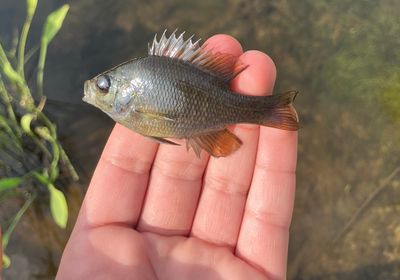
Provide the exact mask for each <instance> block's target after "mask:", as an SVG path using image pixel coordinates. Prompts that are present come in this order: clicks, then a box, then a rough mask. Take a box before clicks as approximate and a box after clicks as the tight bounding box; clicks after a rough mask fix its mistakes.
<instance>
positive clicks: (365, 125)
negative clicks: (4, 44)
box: [0, 0, 400, 279]
mask: <svg viewBox="0 0 400 280" xmlns="http://www.w3.org/2000/svg"><path fill="white" fill-rule="evenodd" d="M61 2H64V1H57V0H53V1H40V2H39V3H40V4H39V5H40V6H39V8H38V12H39V14H38V17H37V21H36V22H34V24H33V27H32V31H33V35H34V36H36V38H37V37H38V35H39V34H40V29H39V26H40V24H39V23H40V21H41V20H43V17H44V15H46V14H48V12H49V11H50V10H52V9H54V8H55V7H58V6H59V5H60V4H61ZM399 13H400V2H399V1H395V0H391V1H385V2H382V1H381V2H376V1H358V2H352V1H333V2H332V1H327V0H326V1H318V2H316V1H309V0H307V1H301V2H300V1H295V0H288V1H263V0H254V1H244V0H230V1H227V0H221V1H208V0H207V1H184V0H174V1H161V0H159V1H156V0H150V1H139V0H138V1H95V0H76V1H72V2H71V10H70V14H69V16H68V17H67V20H66V22H65V25H64V27H63V29H62V31H61V33H60V34H59V36H58V37H57V38H56V40H55V41H54V43H53V44H52V46H51V47H50V49H49V51H50V53H49V57H48V60H47V61H48V63H47V72H46V73H45V75H46V77H47V81H46V84H45V92H46V93H47V95H48V96H49V98H50V99H52V100H53V101H52V102H50V103H51V104H49V107H48V110H49V113H50V114H52V115H53V116H54V117H55V118H56V120H57V122H58V124H59V131H60V132H61V134H62V135H61V137H62V140H63V142H64V143H65V146H66V148H67V150H68V151H69V152H70V154H71V155H72V160H73V161H74V162H75V164H76V165H77V166H78V168H79V170H80V173H81V174H82V175H83V180H82V181H81V182H80V185H79V186H71V187H70V188H69V203H70V208H71V211H72V213H71V217H72V220H73V219H74V217H75V215H76V213H77V211H78V209H79V206H80V202H81V199H82V197H83V193H84V191H83V190H84V186H86V185H87V182H88V179H89V178H90V176H91V173H92V171H93V168H94V166H95V163H96V161H97V159H98V157H99V155H100V151H101V148H102V146H103V144H104V142H105V140H106V137H107V135H108V133H109V131H110V128H111V126H112V122H111V121H110V120H108V119H107V118H106V117H105V116H104V115H103V114H101V113H98V112H96V111H95V110H92V109H90V108H89V107H88V106H86V105H84V104H83V103H82V102H81V101H80V99H81V97H82V85H83V81H84V80H85V79H87V78H88V77H92V76H93V75H94V74H96V73H99V72H100V71H101V70H104V69H106V68H108V67H111V66H113V65H116V64H117V63H120V62H122V61H125V60H127V59H129V58H132V57H135V56H141V55H144V54H145V52H146V47H147V42H148V41H150V40H151V38H152V37H153V35H154V33H156V32H160V31H161V30H163V29H164V28H169V29H171V30H173V29H175V28H176V27H179V28H180V29H182V30H187V31H188V32H189V33H195V34H197V35H198V36H200V37H202V38H207V37H209V36H210V35H212V34H214V33H228V34H231V35H233V36H235V37H237V38H238V39H239V40H240V41H241V42H242V44H243V46H244V48H246V49H250V48H256V49H260V50H263V51H265V52H267V53H268V54H270V56H271V57H272V58H273V59H274V60H275V62H276V64H277V68H278V80H277V85H276V91H281V90H286V89H287V88H296V89H299V90H300V92H301V94H300V96H299V97H298V98H297V100H296V103H297V108H298V110H299V114H300V116H301V120H302V124H303V127H302V129H301V131H300V139H299V141H300V144H299V163H298V187H297V194H296V195H297V198H296V205H295V211H294V218H293V224H292V228H291V233H292V235H291V244H290V252H289V278H290V279H327V278H328V279H395V278H398V277H400V275H399V273H400V272H399V270H398V269H396V267H398V264H399V261H400V251H399V249H398V248H399V247H400V224H399V220H398V217H399V214H400V205H399V200H398V197H399V195H400V179H399V176H395V177H394V178H392V179H391V180H390V182H388V183H387V186H386V187H385V188H384V189H382V192H381V193H380V194H379V195H378V196H376V197H374V199H373V200H372V201H371V204H370V206H369V207H368V208H367V209H365V210H364V211H363V212H362V213H361V215H360V216H359V218H358V219H357V221H355V223H354V224H353V225H352V227H351V228H350V229H349V232H348V233H347V234H346V235H344V236H343V237H342V238H341V239H340V240H339V241H338V242H337V243H335V244H333V245H331V243H330V242H331V241H332V239H333V238H334V237H335V236H336V234H337V233H338V232H340V231H341V230H342V229H343V227H344V225H345V224H346V222H347V221H348V220H349V219H350V218H351V216H352V214H353V213H354V212H355V211H356V210H357V209H358V207H359V206H360V205H361V204H362V202H363V201H364V200H365V199H366V198H367V197H368V196H369V195H370V193H372V192H373V191H374V190H375V189H376V188H377V187H378V186H379V184H381V183H382V180H383V179H384V178H385V177H387V176H388V175H389V174H390V173H391V172H392V171H393V170H395V169H396V168H397V167H398V166H399V164H400V162H399V159H398V154H399V151H400V145H399V143H400V141H399V140H400V137H399V136H400V132H399V129H398V125H399V123H400V117H399V114H398V112H399V111H400V95H399V93H400V78H399V77H400V74H399V73H400V68H399V65H400V63H399V62H400V52H399V49H400V48H399V47H400V37H399V36H398V34H400V25H399V24H398V14H399ZM23 17H24V7H23V5H22V4H21V2H20V1H17V2H15V1H12V0H5V1H3V3H2V6H1V8H0V37H1V39H2V40H3V41H9V40H10V38H11V33H10V30H12V27H13V26H20V23H21V22H22V19H23ZM5 23H7V24H5ZM32 41H33V40H32ZM32 71H34V68H32ZM45 80H46V79H45ZM65 101H68V104H67V105H66V104H65V103H66V102H65ZM8 203H9V206H7V207H5V206H4V205H2V206H1V209H2V210H3V209H10V210H9V211H11V209H13V207H14V205H15V202H13V201H9V202H8ZM46 209H47V205H46V207H44V206H42V205H36V206H35V209H34V210H35V211H29V213H28V215H27V217H26V218H24V220H23V223H22V224H20V225H19V226H18V229H17V232H16V234H15V235H14V237H13V240H14V242H12V243H11V244H10V246H11V247H10V248H9V249H10V250H9V251H10V255H11V257H12V258H13V259H14V260H17V261H16V264H15V265H13V266H12V268H11V269H10V270H9V271H7V272H6V276H15V277H12V278H15V279H16V278H18V279H24V277H25V275H22V274H21V273H25V274H27V275H26V278H25V279H28V278H30V277H36V278H38V279H47V278H49V279H51V278H52V277H53V276H54V273H55V271H56V266H57V263H58V260H59V257H60V254H61V250H62V248H63V245H64V244H65V241H66V238H67V236H68V233H66V232H63V231H61V230H59V229H57V228H55V226H54V224H53V223H52V221H51V219H50V218H49V213H47V212H46V211H47V210H46ZM72 220H71V221H72ZM44 229H46V230H44ZM32 232H33V233H34V234H31V233H32ZM27 233H29V234H27ZM16 240H18V242H15V241H16ZM27 271H29V272H27ZM28 274H29V275H28ZM10 278H11V277H10Z"/></svg>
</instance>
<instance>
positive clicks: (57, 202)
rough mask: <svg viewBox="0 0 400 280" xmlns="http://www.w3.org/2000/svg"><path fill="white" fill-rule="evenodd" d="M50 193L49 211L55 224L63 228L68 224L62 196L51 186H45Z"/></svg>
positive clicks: (66, 210) (64, 201) (64, 200)
mask: <svg viewBox="0 0 400 280" xmlns="http://www.w3.org/2000/svg"><path fill="white" fill-rule="evenodd" d="M47 187H48V189H49V192H50V210H51V215H52V216H53V219H54V221H55V222H56V224H57V225H58V226H59V227H61V228H65V227H66V226H67V222H68V205H67V200H66V199H65V196H64V194H63V193H62V192H61V191H60V190H58V189H56V187H54V185H53V184H49V185H47Z"/></svg>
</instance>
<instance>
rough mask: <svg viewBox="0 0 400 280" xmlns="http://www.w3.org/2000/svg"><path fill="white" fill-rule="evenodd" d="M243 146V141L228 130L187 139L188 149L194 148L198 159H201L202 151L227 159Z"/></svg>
mask: <svg viewBox="0 0 400 280" xmlns="http://www.w3.org/2000/svg"><path fill="white" fill-rule="evenodd" d="M241 145H242V141H241V140H240V139H239V138H238V137H237V136H236V135H235V134H233V133H232V132H230V131H229V130H228V129H224V130H219V131H215V132H211V133H207V134H203V135H199V136H196V137H193V138H189V139H187V147H189V146H190V147H192V148H193V151H194V152H195V154H196V155H197V157H200V152H201V149H203V150H206V151H207V152H208V153H209V154H210V155H212V156H213V157H225V156H228V155H229V154H231V153H233V152H234V151H236V150H237V149H239V147H240V146H241Z"/></svg>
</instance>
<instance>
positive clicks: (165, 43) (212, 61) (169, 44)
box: [148, 30, 248, 83]
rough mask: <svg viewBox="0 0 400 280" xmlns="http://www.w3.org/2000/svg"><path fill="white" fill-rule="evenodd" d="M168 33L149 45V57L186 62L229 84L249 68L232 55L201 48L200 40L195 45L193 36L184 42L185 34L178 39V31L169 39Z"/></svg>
mask: <svg viewBox="0 0 400 280" xmlns="http://www.w3.org/2000/svg"><path fill="white" fill-rule="evenodd" d="M166 32H167V30H165V31H164V33H163V34H162V36H161V38H160V40H159V41H158V40H157V34H156V35H155V36H154V40H153V43H152V44H151V46H150V44H149V52H148V54H149V55H155V56H166V57H171V58H176V59H179V60H182V61H185V62H187V63H190V64H192V65H194V66H195V67H197V68H199V69H201V70H203V71H206V72H209V73H211V74H213V75H214V76H217V77H218V78H220V79H222V80H223V81H225V82H227V83H228V82H229V81H230V80H232V79H233V78H234V77H236V75H238V74H239V73H240V72H242V71H243V70H244V69H246V68H247V66H248V65H244V64H242V63H237V57H235V56H233V55H231V54H227V53H219V52H213V50H212V49H211V50H206V48H205V45H202V46H200V44H199V42H200V40H197V41H195V42H194V43H193V42H192V39H193V37H194V36H193V35H192V36H190V37H189V38H188V39H187V40H184V39H183V34H184V33H185V32H182V33H181V34H180V35H179V36H178V37H176V32H177V30H175V31H174V32H172V34H171V35H170V36H169V37H167V36H166Z"/></svg>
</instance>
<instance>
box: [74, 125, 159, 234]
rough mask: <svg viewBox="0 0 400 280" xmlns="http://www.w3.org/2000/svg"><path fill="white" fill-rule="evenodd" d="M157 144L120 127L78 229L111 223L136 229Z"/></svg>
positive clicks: (95, 176) (89, 193)
mask: <svg viewBox="0 0 400 280" xmlns="http://www.w3.org/2000/svg"><path fill="white" fill-rule="evenodd" d="M157 148H158V144H157V143H156V142H154V141H151V140H149V139H147V138H145V137H143V136H141V135H139V134H137V133H135V132H133V131H131V130H129V129H128V128H125V127H123V126H121V125H119V124H116V125H115V127H114V129H113V131H112V132H111V135H110V137H109V139H108V141H107V144H106V146H105V148H104V151H103V153H102V155H101V158H100V160H99V163H98V164H97V167H96V170H95V172H94V174H93V177H92V180H91V182H90V185H89V188H88V191H87V193H86V196H85V200H84V202H83V205H82V209H81V211H80V213H79V217H78V221H77V224H76V228H79V227H84V226H88V227H93V226H99V225H106V224H112V223H120V224H126V225H127V226H130V227H135V225H136V223H137V221H138V218H139V214H140V211H141V208H142V204H143V200H144V196H145V193H146V189H147V183H148V180H149V173H150V169H151V166H152V163H153V160H154V157H155V154H156V152H157Z"/></svg>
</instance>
